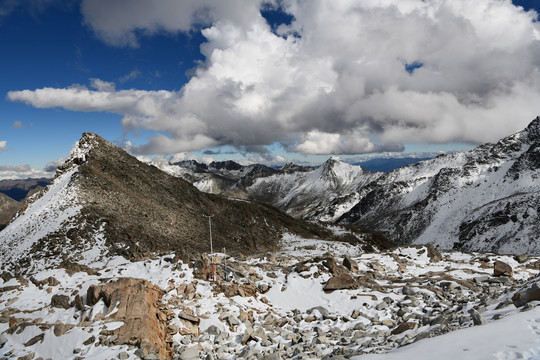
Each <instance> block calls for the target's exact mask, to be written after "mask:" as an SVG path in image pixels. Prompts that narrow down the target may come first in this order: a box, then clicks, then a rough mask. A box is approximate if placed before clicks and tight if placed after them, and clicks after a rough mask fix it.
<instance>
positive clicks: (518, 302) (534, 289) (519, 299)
mask: <svg viewBox="0 0 540 360" xmlns="http://www.w3.org/2000/svg"><path fill="white" fill-rule="evenodd" d="M538 300H540V287H539V286H538V283H537V282H535V283H533V284H532V285H531V286H530V287H529V288H527V289H524V290H520V291H518V292H516V293H515V294H514V296H512V302H513V303H514V305H515V307H522V306H525V305H526V304H527V303H529V302H531V301H538Z"/></svg>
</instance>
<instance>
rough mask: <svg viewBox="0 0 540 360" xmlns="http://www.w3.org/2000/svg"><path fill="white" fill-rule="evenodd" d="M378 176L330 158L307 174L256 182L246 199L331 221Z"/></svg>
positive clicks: (292, 173) (280, 176)
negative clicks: (360, 190) (248, 197)
mask: <svg viewBox="0 0 540 360" xmlns="http://www.w3.org/2000/svg"><path fill="white" fill-rule="evenodd" d="M379 176H381V173H372V172H369V171H366V170H364V169H363V168H362V167H360V166H355V165H350V164H347V163H345V162H343V160H341V159H340V158H337V157H332V158H330V159H328V160H327V161H326V162H325V163H324V164H323V165H321V166H320V167H318V168H317V169H315V170H313V171H310V172H301V171H300V172H299V171H294V172H290V173H279V174H276V175H272V176H268V177H263V178H259V179H256V180H255V181H254V183H253V184H252V185H251V186H249V187H247V188H246V191H247V192H248V193H249V195H250V197H251V198H253V199H255V200H257V201H261V202H264V203H269V204H272V205H273V206H276V207H277V208H279V209H282V210H283V211H285V212H287V213H288V214H290V215H292V216H294V217H297V218H304V219H311V220H321V221H328V222H332V221H333V220H335V219H336V218H338V217H339V216H341V215H342V214H343V213H344V212H346V211H347V210H349V209H350V208H351V207H352V206H353V205H354V202H353V201H354V200H355V199H357V195H358V194H357V192H358V191H359V189H361V188H362V187H363V186H365V185H366V184H369V183H370V182H372V181H373V180H375V179H376V178H378V177H379Z"/></svg>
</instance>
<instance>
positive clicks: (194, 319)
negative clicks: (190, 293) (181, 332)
mask: <svg viewBox="0 0 540 360" xmlns="http://www.w3.org/2000/svg"><path fill="white" fill-rule="evenodd" d="M178 317H179V318H180V319H184V320H187V321H189V322H192V323H194V324H196V325H199V323H200V322H201V320H200V319H199V318H198V317H196V316H193V315H190V314H188V313H186V312H183V311H181V312H180V313H179V314H178Z"/></svg>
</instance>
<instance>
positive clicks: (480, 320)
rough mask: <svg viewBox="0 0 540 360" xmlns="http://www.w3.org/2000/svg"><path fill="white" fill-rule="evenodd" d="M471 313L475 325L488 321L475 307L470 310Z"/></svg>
mask: <svg viewBox="0 0 540 360" xmlns="http://www.w3.org/2000/svg"><path fill="white" fill-rule="evenodd" d="M469 314H471V318H472V321H473V324H474V325H484V324H485V323H486V322H487V321H486V319H485V318H484V317H483V316H482V315H481V314H480V313H479V312H478V311H476V310H474V309H471V310H469Z"/></svg>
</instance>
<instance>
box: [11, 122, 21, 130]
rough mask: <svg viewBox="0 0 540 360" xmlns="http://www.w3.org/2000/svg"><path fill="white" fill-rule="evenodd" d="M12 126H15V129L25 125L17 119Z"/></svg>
mask: <svg viewBox="0 0 540 360" xmlns="http://www.w3.org/2000/svg"><path fill="white" fill-rule="evenodd" d="M11 127H12V128H14V129H20V128H22V127H23V123H22V121H15V122H14V123H13V125H11Z"/></svg>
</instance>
